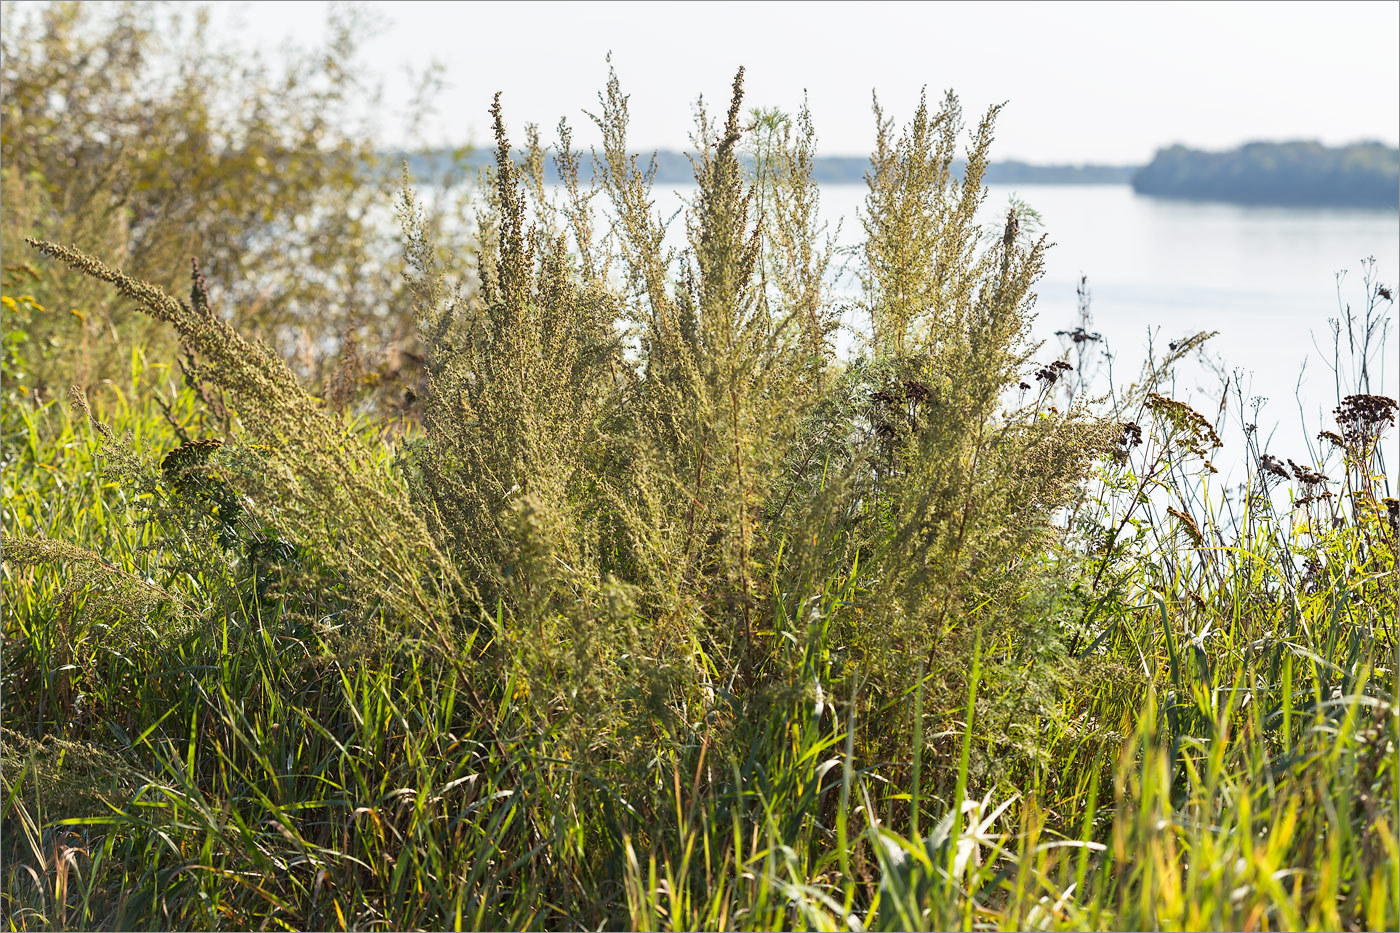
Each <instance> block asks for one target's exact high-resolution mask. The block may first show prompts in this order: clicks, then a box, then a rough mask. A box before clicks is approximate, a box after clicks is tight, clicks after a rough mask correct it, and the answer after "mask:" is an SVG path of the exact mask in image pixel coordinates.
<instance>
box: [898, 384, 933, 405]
mask: <svg viewBox="0 0 1400 933" xmlns="http://www.w3.org/2000/svg"><path fill="white" fill-rule="evenodd" d="M932 394H933V390H932V389H930V388H929V387H928V386H927V385H925V384H924V383H922V382H920V381H919V380H917V379H906V380H904V397H905V398H907V399H908V400H909V401H911V402H924V401H927V400H928V398H929V396H931V395H932Z"/></svg>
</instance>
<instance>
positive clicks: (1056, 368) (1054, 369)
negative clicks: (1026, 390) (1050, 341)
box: [1035, 360, 1074, 386]
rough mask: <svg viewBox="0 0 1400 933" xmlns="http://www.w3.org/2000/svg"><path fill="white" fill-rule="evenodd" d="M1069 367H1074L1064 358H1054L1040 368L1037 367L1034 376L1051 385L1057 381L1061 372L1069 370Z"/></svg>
mask: <svg viewBox="0 0 1400 933" xmlns="http://www.w3.org/2000/svg"><path fill="white" fill-rule="evenodd" d="M1071 369H1074V367H1073V366H1071V365H1070V364H1068V363H1066V362H1065V361H1064V360H1056V361H1055V362H1053V363H1051V364H1050V365H1049V366H1042V367H1041V368H1040V369H1037V370H1036V371H1035V378H1036V379H1037V380H1038V381H1040V382H1043V383H1045V384H1046V385H1047V386H1052V385H1054V384H1055V383H1056V382H1058V381H1059V378H1060V375H1061V374H1062V373H1066V372H1069V371H1070V370H1071Z"/></svg>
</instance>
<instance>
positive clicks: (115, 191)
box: [0, 3, 471, 401]
mask: <svg viewBox="0 0 1400 933" xmlns="http://www.w3.org/2000/svg"><path fill="white" fill-rule="evenodd" d="M4 17H5V29H4V37H3V54H4V61H3V67H0V78H2V79H3V84H0V101H3V102H2V103H0V107H3V132H2V133H0V145H2V146H3V172H4V176H3V195H2V196H3V213H4V218H5V220H4V224H3V225H2V229H0V236H3V243H2V244H0V245H2V246H3V252H4V257H5V260H4V264H5V294H6V296H7V297H9V299H10V300H9V301H7V302H6V303H5V316H6V318H7V325H8V326H7V328H6V331H7V333H6V341H5V346H4V367H5V369H4V383H5V386H6V391H7V393H8V394H9V395H10V396H11V397H13V396H14V395H16V394H18V395H24V394H27V393H30V392H34V393H38V394H39V396H40V397H41V398H49V397H53V396H54V394H55V393H56V392H57V393H61V391H62V390H63V389H64V388H65V387H66V386H67V385H68V384H70V383H78V384H82V385H85V386H98V385H101V384H102V383H103V382H104V381H106V380H112V379H114V378H123V379H124V378H125V374H126V373H128V372H129V368H130V364H131V354H132V352H133V349H135V348H138V347H140V348H144V352H145V353H147V354H150V355H152V356H154V357H156V358H159V359H164V360H167V361H169V360H174V359H177V358H179V357H180V356H181V355H182V350H181V347H180V346H179V345H178V343H177V342H175V340H174V338H173V337H172V336H171V335H170V334H169V333H167V332H165V331H163V330H162V329H161V328H159V327H153V326H152V325H151V322H149V321H148V320H144V319H142V318H141V316H140V315H138V314H137V313H135V310H134V308H133V307H132V306H131V304H130V302H127V301H124V300H123V299H121V298H120V297H119V296H116V295H114V294H112V293H111V291H110V290H109V289H105V288H103V287H102V286H100V285H97V284H96V283H93V282H91V281H90V280H85V279H83V278H82V277H81V276H77V275H74V274H72V273H69V272H65V271H62V270H59V269H56V268H45V269H44V270H43V271H42V272H41V271H39V269H38V267H36V266H34V265H31V264H29V263H28V262H27V260H28V259H29V257H28V256H27V255H26V254H27V253H28V250H27V249H26V248H25V247H24V245H23V242H22V240H23V238H24V237H27V236H32V237H39V238H43V239H49V240H54V241H58V242H64V243H69V244H72V245H74V246H76V247H78V248H80V249H84V250H88V251H91V252H92V253H94V254H97V255H101V256H104V257H107V258H109V259H110V260H112V261H113V262H115V263H116V264H118V265H120V266H122V267H123V268H125V269H127V270H128V271H130V272H131V273H133V274H134V275H136V276H138V277H139V278H142V279H144V280H147V281H150V282H152V283H155V284H158V285H161V286H162V287H165V288H167V290H170V291H172V292H176V293H183V291H184V290H186V289H187V286H184V285H183V283H185V282H187V281H188V276H189V274H190V260H191V259H192V258H197V259H198V261H199V263H200V264H201V266H202V267H203V270H204V272H205V275H206V276H207V281H208V282H209V283H210V291H211V299H212V304H213V306H214V307H215V308H216V310H217V311H219V312H220V313H222V314H223V315H224V316H225V317H226V318H228V319H229V320H230V322H231V323H233V324H235V326H237V327H239V328H240V329H241V330H244V331H245V332H249V333H251V334H254V335H256V336H257V337H259V338H261V339H262V340H264V341H265V342H267V343H268V344H269V345H271V346H272V347H273V348H274V349H276V350H277V351H279V352H280V353H281V354H282V355H283V356H285V357H286V358H288V359H289V360H292V361H293V363H294V369H296V370H297V371H298V373H299V374H300V375H301V376H303V378H309V379H310V380H311V381H312V383H313V384H314V385H322V386H326V385H328V384H329V382H330V381H331V379H332V375H333V373H334V371H335V361H336V360H338V359H339V360H342V361H346V362H347V363H348V364H349V365H350V366H351V367H352V368H354V369H355V370H356V372H354V373H353V374H351V375H352V376H353V382H354V383H355V384H356V386H357V389H356V391H355V392H354V393H352V395H355V396H360V395H364V394H369V393H371V392H372V391H373V390H375V389H376V387H384V391H383V393H382V396H383V397H384V398H390V399H393V400H398V401H401V400H402V386H401V385H400V382H402V381H403V380H402V379H401V377H403V376H404V375H405V373H406V370H405V367H407V368H408V371H411V370H412V364H413V361H414V360H415V359H416V354H415V353H414V350H413V347H412V329H413V325H412V314H411V313H410V312H409V310H408V302H407V300H406V299H405V295H404V284H403V277H402V274H401V272H402V258H401V254H402V249H401V246H400V243H399V235H398V231H397V225H396V224H394V223H393V222H392V214H391V209H392V202H393V195H394V191H395V190H396V189H397V187H398V185H399V183H400V181H401V177H402V176H401V172H402V163H401V162H399V161H398V160H397V159H395V158H393V157H389V156H383V155H381V154H380V153H378V152H377V151H376V148H375V145H374V140H375V138H376V137H375V133H374V125H373V119H374V118H373V116H371V115H372V114H375V113H377V112H379V111H380V110H381V108H380V107H378V106H377V102H378V101H379V95H380V91H379V88H378V87H377V86H375V85H373V84H371V83H368V81H367V79H366V78H365V74H366V73H367V70H366V69H363V68H359V67H357V56H358V55H359V54H360V53H359V49H360V42H361V40H362V39H363V38H364V37H365V36H366V35H367V34H368V33H369V32H370V31H371V30H372V29H373V28H374V27H375V23H374V20H373V18H372V17H371V16H370V15H369V14H367V13H366V12H365V11H363V10H361V9H357V8H354V7H343V8H334V9H333V10H332V12H331V13H330V17H331V22H330V24H329V25H330V28H329V30H328V33H327V34H328V38H327V39H326V41H325V44H324V45H322V46H318V47H311V48H304V49H295V48H288V49H283V50H279V51H278V52H277V53H275V54H274V53H268V52H266V51H264V50H255V51H253V52H249V51H248V50H246V49H243V48H239V47H235V46H233V45H231V44H228V43H227V42H225V41H223V40H221V39H220V38H219V37H218V36H216V35H215V34H214V32H213V30H212V28H211V18H210V12H209V10H208V8H206V7H202V6H192V5H190V6H187V5H183V4H180V5H162V4H84V3H52V4H46V5H43V6H41V7H37V8H33V7H26V8H18V7H15V6H14V5H12V4H11V5H7V6H6V7H5V10H4ZM419 78H420V82H419V87H420V93H419V95H418V96H417V98H416V99H415V100H414V101H410V102H407V108H408V110H409V114H408V120H409V126H410V127H412V126H413V125H414V121H415V119H416V118H417V117H421V116H422V115H424V114H426V113H428V112H430V108H431V100H432V97H433V94H434V91H435V89H436V83H435V71H434V70H433V69H432V68H431V67H429V68H427V69H425V70H424V72H423V73H422V74H421V75H420V76H419ZM396 104H402V102H396ZM463 155H465V154H463ZM448 168H451V167H450V166H449V167H448ZM461 219H462V218H461V216H460V213H459V214H458V216H457V217H455V218H453V222H452V223H448V220H449V216H448V211H447V210H446V209H445V208H444V209H443V210H441V211H433V212H431V217H430V222H431V223H433V225H434V227H435V235H436V236H437V240H438V242H440V243H444V244H445V248H444V261H450V257H451V256H453V255H456V256H465V255H469V254H470V252H471V251H470V250H467V249H461V248H454V247H455V246H459V245H460V244H454V243H453V242H452V235H451V234H449V232H448V229H447V228H451V229H452V230H457V231H463V230H465V229H466V228H467V226H468V225H466V224H464V223H461V222H460V221H461ZM22 299H23V300H22ZM365 347H371V348H373V352H368V353H367V352H364V350H363V348H365ZM347 350H349V351H350V352H348V353H347V352H346V351H347ZM344 375H345V373H341V376H342V377H343V376H344ZM339 381H340V382H341V383H342V384H343V383H344V382H345V380H344V378H341V379H340V380H339ZM394 393H398V394H397V395H395V394H394ZM341 394H342V395H344V394H345V390H344V388H342V390H341Z"/></svg>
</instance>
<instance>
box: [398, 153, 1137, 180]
mask: <svg viewBox="0 0 1400 933" xmlns="http://www.w3.org/2000/svg"><path fill="white" fill-rule="evenodd" d="M392 158H393V159H394V160H395V161H398V160H407V162H408V169H409V174H410V175H412V176H413V177H414V178H418V179H424V180H431V181H438V180H440V179H442V178H444V176H449V175H450V174H451V170H452V169H453V167H454V165H455V166H457V167H458V168H459V169H463V168H464V169H468V170H470V169H473V168H476V169H480V168H485V167H486V166H487V165H489V164H492V163H493V161H494V157H493V156H492V154H491V153H490V152H489V151H485V150H482V151H479V152H473V153H471V155H470V156H468V157H467V158H466V159H465V160H463V159H461V157H460V150H450V149H440V150H430V151H426V152H415V153H401V154H398V155H396V156H393V157H392ZM655 158H656V179H655V180H656V182H657V184H663V185H684V184H691V183H693V182H694V181H695V168H694V166H693V165H691V162H690V158H689V154H688V153H685V152H677V151H675V150H673V149H662V150H659V151H658V152H656V153H655ZM454 160H455V161H454ZM963 166H964V162H963V160H962V159H958V160H956V161H954V163H953V166H952V171H953V174H954V176H955V177H957V178H961V177H962V172H963ZM869 170H870V157H869V156H818V157H816V158H815V159H814V160H813V165H812V177H813V179H815V180H816V181H817V182H818V183H819V184H824V185H858V184H864V183H865V173H866V172H868V171H869ZM1136 170H1137V166H1134V165H1032V164H1030V163H1027V162H1016V161H1008V162H993V163H991V164H990V165H989V166H987V174H986V176H985V177H984V178H983V181H984V182H985V183H986V184H989V185H1016V184H1020V185H1126V184H1128V183H1129V182H1130V181H1131V180H1132V178H1133V172H1135V171H1136ZM592 172H593V163H592V159H591V157H590V156H589V155H588V154H587V153H585V154H582V155H581V156H580V161H579V175H580V176H581V177H582V178H584V179H587V178H589V177H591V176H592ZM545 179H546V180H547V181H550V182H557V181H558V180H559V179H558V176H557V173H556V171H555V167H554V163H553V161H552V160H546V162H545Z"/></svg>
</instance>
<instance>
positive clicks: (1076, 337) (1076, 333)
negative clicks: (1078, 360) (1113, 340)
mask: <svg viewBox="0 0 1400 933" xmlns="http://www.w3.org/2000/svg"><path fill="white" fill-rule="evenodd" d="M1055 336H1056V337H1068V338H1069V339H1070V340H1072V341H1074V344H1075V345H1076V346H1078V345H1079V344H1081V343H1098V342H1099V341H1100V340H1102V339H1103V334H1100V333H1099V332H1098V331H1088V330H1085V329H1084V328H1083V327H1076V328H1075V329H1074V330H1057V331H1055Z"/></svg>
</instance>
